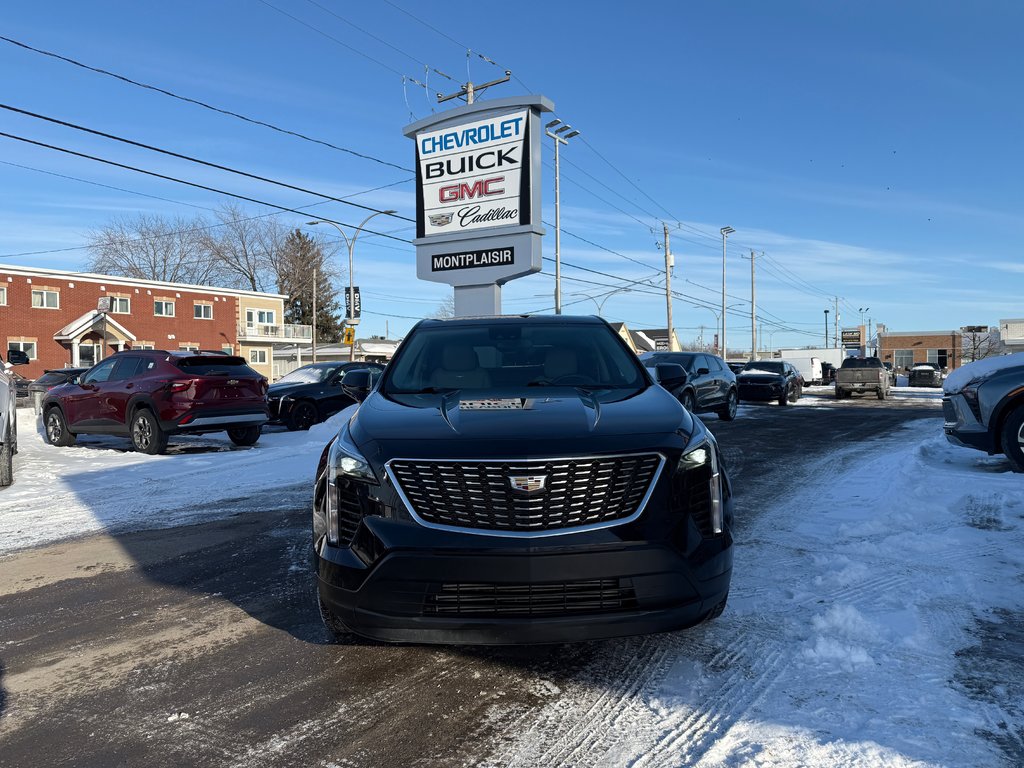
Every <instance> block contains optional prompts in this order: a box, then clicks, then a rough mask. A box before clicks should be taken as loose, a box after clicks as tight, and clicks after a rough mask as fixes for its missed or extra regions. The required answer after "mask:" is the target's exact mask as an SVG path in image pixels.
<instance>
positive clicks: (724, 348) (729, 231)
mask: <svg viewBox="0 0 1024 768" xmlns="http://www.w3.org/2000/svg"><path fill="white" fill-rule="evenodd" d="M718 231H719V232H721V233H722V352H723V353H724V354H723V355H722V359H723V360H725V359H726V358H727V357H728V356H729V347H728V346H726V344H725V241H726V240H727V239H728V238H729V235H731V234H732V233H733V232H735V231H736V230H735V229H733V228H732V227H722V228H721V229H720V230H718Z"/></svg>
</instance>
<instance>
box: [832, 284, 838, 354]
mask: <svg viewBox="0 0 1024 768" xmlns="http://www.w3.org/2000/svg"><path fill="white" fill-rule="evenodd" d="M835 323H836V335H835V336H834V337H833V338H834V339H835V345H836V349H839V297H838V296H836V316H835Z"/></svg>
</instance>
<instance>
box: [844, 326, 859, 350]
mask: <svg viewBox="0 0 1024 768" xmlns="http://www.w3.org/2000/svg"><path fill="white" fill-rule="evenodd" d="M863 339H864V329H863V327H861V328H844V329H843V349H860V347H861V345H862V344H863Z"/></svg>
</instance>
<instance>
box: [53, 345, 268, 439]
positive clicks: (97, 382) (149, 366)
mask: <svg viewBox="0 0 1024 768" xmlns="http://www.w3.org/2000/svg"><path fill="white" fill-rule="evenodd" d="M268 418H269V413H268V411H267V380H266V379H265V378H264V377H263V376H261V375H260V374H259V373H257V372H256V371H254V370H253V369H252V368H250V367H249V366H248V365H246V363H245V360H244V359H243V358H241V357H234V356H232V355H225V354H222V353H218V352H184V351H183V352H163V351H159V350H129V351H126V352H117V353H115V354H113V355H111V356H110V357H108V358H106V359H105V360H103V361H102V362H100V363H99V364H97V365H95V366H93V367H92V368H90V369H89V370H88V371H86V372H85V373H83V374H82V375H81V376H78V377H76V378H74V379H72V380H71V381H70V382H68V383H67V384H62V385H61V386H59V387H54V388H53V389H51V390H50V391H49V392H47V393H46V396H45V397H44V399H43V423H44V424H45V426H46V439H47V441H48V442H49V443H50V444H51V445H61V446H63V445H71V444H73V443H74V442H75V436H76V435H78V434H83V433H89V434H108V435H126V436H128V437H130V438H131V440H132V444H133V445H134V446H135V450H137V451H141V452H142V453H162V452H163V450H164V449H165V448H166V447H167V437H168V436H169V435H178V434H193V435H195V434H202V433H204V432H220V431H221V430H227V433H228V437H230V438H231V441H232V442H234V443H235V444H236V445H253V444H255V442H256V441H257V440H259V438H260V427H261V426H262V425H263V424H265V423H266V422H267V419H268Z"/></svg>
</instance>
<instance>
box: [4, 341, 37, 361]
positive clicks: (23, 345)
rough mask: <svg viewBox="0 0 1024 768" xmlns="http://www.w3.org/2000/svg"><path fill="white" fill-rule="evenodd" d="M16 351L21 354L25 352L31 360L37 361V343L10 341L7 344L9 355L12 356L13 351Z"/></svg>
mask: <svg viewBox="0 0 1024 768" xmlns="http://www.w3.org/2000/svg"><path fill="white" fill-rule="evenodd" d="M12 349H16V350H18V351H19V352H24V353H25V354H27V355H28V359H29V360H35V359H36V343H35V342H34V341H8V342H7V354H8V356H10V353H11V350H12Z"/></svg>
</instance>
